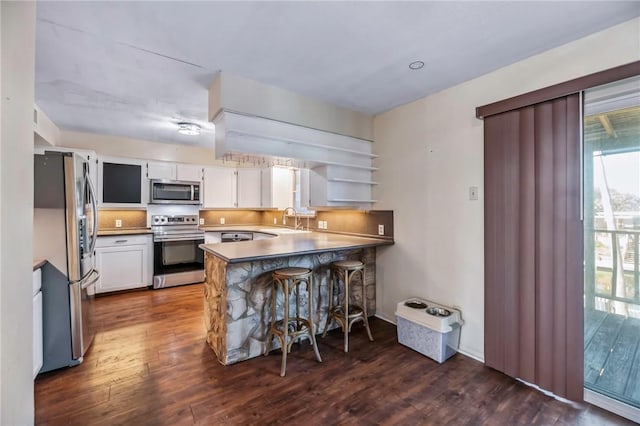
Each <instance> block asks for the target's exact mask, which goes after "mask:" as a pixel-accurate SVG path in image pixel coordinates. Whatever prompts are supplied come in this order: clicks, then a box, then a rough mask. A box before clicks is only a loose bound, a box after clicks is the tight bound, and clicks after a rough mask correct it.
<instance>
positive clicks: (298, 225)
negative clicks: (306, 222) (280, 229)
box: [282, 207, 303, 230]
mask: <svg viewBox="0 0 640 426" xmlns="http://www.w3.org/2000/svg"><path fill="white" fill-rule="evenodd" d="M289 210H293V229H296V230H297V229H298V228H301V229H302V228H303V227H302V223H300V218H299V217H298V212H297V211H296V209H294V208H293V207H287V208H286V209H284V210H283V211H282V224H285V220H286V217H287V216H291V215H290V214H287V212H288V211H289Z"/></svg>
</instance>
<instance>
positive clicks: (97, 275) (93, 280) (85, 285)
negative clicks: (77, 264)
mask: <svg viewBox="0 0 640 426" xmlns="http://www.w3.org/2000/svg"><path fill="white" fill-rule="evenodd" d="M91 273H95V274H96V276H95V277H94V278H93V279H92V280H90V281H87V282H86V283H83V284H82V285H81V286H80V288H81V289H82V290H84V289H86V288H87V287H89V286H90V285H92V284H95V283H96V282H98V280H99V279H100V271H98V270H97V269H94V270H93V271H91ZM89 275H91V274H89Z"/></svg>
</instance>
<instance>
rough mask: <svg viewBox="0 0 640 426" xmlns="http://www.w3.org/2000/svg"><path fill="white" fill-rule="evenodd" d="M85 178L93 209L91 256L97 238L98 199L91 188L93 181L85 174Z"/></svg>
mask: <svg viewBox="0 0 640 426" xmlns="http://www.w3.org/2000/svg"><path fill="white" fill-rule="evenodd" d="M85 179H86V180H87V186H88V187H89V193H90V195H91V210H92V211H93V213H92V214H93V232H92V233H93V235H92V236H91V249H89V253H91V255H92V256H93V251H94V250H95V248H96V241H97V240H98V201H97V200H96V192H95V190H94V189H93V183H91V178H90V177H89V175H85Z"/></svg>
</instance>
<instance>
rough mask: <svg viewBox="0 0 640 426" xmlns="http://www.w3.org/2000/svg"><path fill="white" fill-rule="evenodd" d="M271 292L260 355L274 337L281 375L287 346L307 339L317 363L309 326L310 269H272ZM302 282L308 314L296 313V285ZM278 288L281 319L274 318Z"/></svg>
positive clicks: (268, 349)
mask: <svg viewBox="0 0 640 426" xmlns="http://www.w3.org/2000/svg"><path fill="white" fill-rule="evenodd" d="M271 276H272V278H273V291H272V294H271V325H270V327H269V332H268V334H267V346H266V348H265V351H264V355H265V356H267V355H269V351H270V350H271V343H272V341H273V338H274V336H275V337H276V338H277V339H278V341H279V342H280V348H281V349H282V364H281V366H280V376H282V377H284V375H285V374H286V371H287V354H288V353H289V352H291V346H292V345H293V343H294V342H295V341H296V340H302V339H303V338H307V339H309V341H310V342H311V346H313V350H314V352H315V355H316V359H317V360H318V362H322V358H321V357H320V352H319V351H318V344H317V343H316V337H315V332H314V326H313V300H312V299H313V297H312V295H313V272H312V271H311V270H310V269H307V268H282V269H277V270H275V271H273V273H272V274H271ZM301 284H305V285H306V287H307V306H308V307H309V315H308V317H302V316H301V315H300V295H299V291H298V287H299V286H300V285H301ZM278 289H280V291H282V294H283V318H282V319H277V318H276V299H277V294H276V293H277V291H278ZM294 291H295V294H296V302H295V316H290V312H289V307H290V306H289V298H290V296H291V294H292V293H293V292H294Z"/></svg>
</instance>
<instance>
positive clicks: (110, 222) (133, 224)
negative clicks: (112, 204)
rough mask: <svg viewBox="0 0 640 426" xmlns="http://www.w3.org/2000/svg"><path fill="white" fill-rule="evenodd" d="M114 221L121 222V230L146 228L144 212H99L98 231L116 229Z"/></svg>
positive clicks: (145, 213) (145, 212)
mask: <svg viewBox="0 0 640 426" xmlns="http://www.w3.org/2000/svg"><path fill="white" fill-rule="evenodd" d="M116 220H120V221H122V226H121V228H125V229H131V228H146V227H147V211H146V210H102V209H101V210H100V211H99V212H98V229H101V230H104V229H116Z"/></svg>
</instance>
